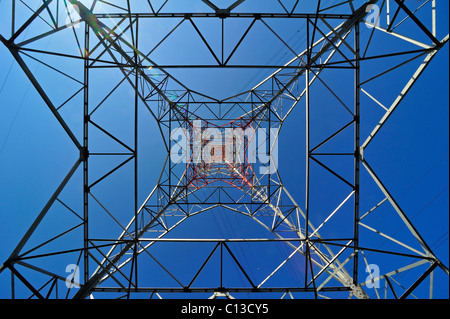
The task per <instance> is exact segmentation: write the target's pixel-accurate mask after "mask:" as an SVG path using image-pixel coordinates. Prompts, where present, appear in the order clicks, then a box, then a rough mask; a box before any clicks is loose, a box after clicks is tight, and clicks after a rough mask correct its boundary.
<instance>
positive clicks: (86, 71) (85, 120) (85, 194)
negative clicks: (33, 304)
mask: <svg viewBox="0 0 450 319" xmlns="http://www.w3.org/2000/svg"><path fill="white" fill-rule="evenodd" d="M84 49H85V50H84V57H85V59H84V117H83V125H84V127H83V149H84V152H85V156H84V158H83V220H84V226H83V228H84V230H83V231H84V233H83V234H84V235H83V238H84V246H83V247H84V252H83V258H84V282H87V281H88V280H89V254H88V247H89V174H88V172H89V171H88V155H89V120H90V119H89V55H90V52H89V51H90V48H89V25H88V24H87V23H86V24H85V34H84Z"/></svg>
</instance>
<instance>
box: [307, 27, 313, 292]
mask: <svg viewBox="0 0 450 319" xmlns="http://www.w3.org/2000/svg"><path fill="white" fill-rule="evenodd" d="M309 24H310V20H309V18H308V19H307V20H306V42H307V47H306V50H307V59H308V60H307V65H306V70H305V86H306V88H305V90H306V93H305V120H306V121H305V122H306V124H305V131H306V134H305V135H306V172H305V183H306V187H305V215H306V217H305V218H306V221H305V239H306V242H305V244H306V245H305V248H306V251H305V253H306V254H305V288H307V283H308V267H309V263H308V259H309V258H311V256H310V250H309V229H308V227H309V208H310V207H309V204H310V203H309V199H310V193H309V186H310V179H309V174H310V155H311V149H310V114H309V108H310V105H309V102H310V92H309V82H310V80H309V78H310V68H311V50H312V49H311V45H312V44H311V42H310V40H309V33H310V30H309ZM312 278H313V279H314V276H312Z"/></svg>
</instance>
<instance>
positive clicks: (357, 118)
mask: <svg viewBox="0 0 450 319" xmlns="http://www.w3.org/2000/svg"><path fill="white" fill-rule="evenodd" d="M359 28H360V25H359V23H356V24H355V110H354V112H355V121H354V122H355V164H354V165H355V175H354V196H355V199H354V205H355V206H354V230H353V231H354V239H353V247H354V253H355V256H354V258H353V283H354V284H355V285H356V284H358V256H359V253H358V249H357V248H358V247H359V191H360V187H359V185H360V165H361V163H360V146H361V137H360V123H361V121H360V118H361V114H360V107H361V96H360V92H361V65H360V51H361V50H360V29H359Z"/></svg>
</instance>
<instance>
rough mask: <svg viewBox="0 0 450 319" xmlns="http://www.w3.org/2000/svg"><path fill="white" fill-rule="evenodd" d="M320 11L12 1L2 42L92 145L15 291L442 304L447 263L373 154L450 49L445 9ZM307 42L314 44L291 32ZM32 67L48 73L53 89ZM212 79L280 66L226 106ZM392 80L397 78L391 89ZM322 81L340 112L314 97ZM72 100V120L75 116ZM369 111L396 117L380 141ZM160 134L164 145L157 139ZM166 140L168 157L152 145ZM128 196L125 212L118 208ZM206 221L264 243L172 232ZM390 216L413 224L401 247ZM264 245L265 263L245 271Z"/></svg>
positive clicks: (320, 5)
mask: <svg viewBox="0 0 450 319" xmlns="http://www.w3.org/2000/svg"><path fill="white" fill-rule="evenodd" d="M186 2H187V1H186ZM194 2H195V5H194V4H192V3H194ZM266 2H269V4H267V3H266ZM305 2H306V1H303V2H302V1H298V0H297V1H285V0H280V1H261V3H259V4H258V5H257V6H255V4H254V3H252V1H250V0H247V1H246V0H238V1H228V4H227V5H224V4H219V3H216V1H212V0H211V1H208V0H199V1H192V3H190V4H189V5H187V4H179V3H177V2H176V1H173V0H168V1H165V2H164V1H153V0H148V1H131V0H128V1H126V0H123V1H115V2H114V4H112V3H107V2H103V1H96V0H94V1H92V0H90V1H76V0H70V1H65V0H53V1H52V0H45V1H43V2H39V1H37V3H30V4H25V3H23V2H21V1H15V0H12V2H11V11H8V12H12V14H11V15H10V16H9V22H10V25H11V34H10V35H8V36H7V35H6V34H3V35H0V39H1V41H2V43H3V44H4V45H5V46H6V47H7V48H8V49H9V51H10V52H11V54H12V55H13V57H14V58H15V60H16V62H17V64H18V65H19V66H20V67H21V69H22V70H23V71H24V73H25V75H26V76H27V78H28V79H29V81H30V82H31V84H32V85H33V87H34V88H35V90H36V91H37V92H38V93H39V95H40V96H41V98H42V99H43V101H44V102H45V104H46V105H47V107H48V109H49V110H50V111H51V113H52V114H53V115H54V117H55V119H56V120H57V121H58V123H59V124H60V125H61V127H62V128H63V130H64V131H65V134H67V136H68V138H69V139H70V141H71V143H72V144H73V147H74V148H75V149H76V150H77V152H78V154H79V156H78V157H77V159H76V160H75V161H74V164H73V166H72V168H71V169H70V171H69V172H68V173H67V175H66V176H65V177H64V178H63V180H62V182H61V183H60V185H59V187H57V189H56V191H55V192H54V194H53V195H52V196H51V198H50V199H49V200H48V202H47V204H46V205H45V207H44V208H43V209H42V211H40V213H39V214H38V217H37V218H36V220H35V221H34V222H33V223H32V225H31V227H30V228H29V230H28V232H27V233H26V234H25V235H24V237H23V239H22V240H21V241H20V242H19V244H18V245H17V247H16V248H15V249H14V250H13V252H12V253H11V255H10V257H9V258H8V259H7V260H6V261H5V262H4V263H3V264H2V266H1V268H0V272H2V273H3V274H2V275H5V273H7V272H8V271H9V272H10V274H11V295H12V297H20V296H26V297H29V296H30V295H31V296H32V297H35V298H78V299H84V298H90V297H91V298H110V297H133V298H136V297H137V298H149V297H150V298H152V297H159V298H163V297H164V298H170V297H171V296H174V295H176V296H179V295H183V296H186V295H189V294H195V293H196V294H198V295H200V296H204V297H208V298H217V297H228V298H235V297H239V296H241V295H242V294H245V295H246V296H247V295H255V296H259V295H263V296H267V295H269V296H271V297H276V296H278V297H281V298H284V297H292V298H302V297H316V298H328V297H336V298H348V297H355V298H369V297H370V296H372V295H373V294H375V296H376V297H380V298H381V297H386V298H407V297H414V293H415V291H416V288H417V287H418V286H419V285H420V286H422V285H423V284H424V282H425V281H426V279H429V283H430V286H429V287H430V289H427V292H428V291H430V294H432V291H433V286H434V285H435V284H436V283H435V282H434V281H433V278H434V272H435V271H441V272H443V273H445V274H446V275H447V276H448V268H447V266H446V265H444V264H443V263H442V262H441V261H440V260H439V259H438V258H437V257H436V255H435V254H434V253H433V251H432V249H431V248H430V246H429V245H428V244H427V243H426V241H425V240H424V239H423V237H422V236H421V235H420V233H419V231H418V230H417V229H416V227H415V226H414V225H413V223H412V221H411V219H410V217H408V213H407V212H405V211H404V210H403V209H402V208H401V207H400V205H399V204H398V202H397V201H396V200H395V198H394V197H393V195H392V194H391V193H390V192H389V191H388V189H387V188H386V186H385V184H383V182H382V181H381V179H380V177H379V175H378V174H377V173H376V172H375V170H374V169H373V168H372V167H371V166H370V165H369V162H370V156H366V152H365V151H366V149H368V147H369V145H370V144H371V142H372V141H373V140H374V139H376V137H377V135H378V133H379V132H380V130H381V129H382V128H383V127H384V126H385V125H387V124H388V120H389V118H390V116H391V115H392V114H393V113H394V111H395V110H396V109H397V108H398V107H399V105H400V104H401V102H402V101H403V100H404V98H405V96H406V94H407V93H408V92H409V91H410V90H411V89H412V87H413V85H414V84H415V83H416V82H417V81H418V79H419V77H420V75H421V74H422V73H423V72H424V70H425V69H426V68H427V66H428V65H429V64H430V63H431V62H432V60H433V58H434V57H435V55H436V54H437V53H438V52H439V50H440V49H441V48H442V47H443V46H444V45H446V43H447V42H448V34H447V35H446V36H444V37H442V36H441V34H440V32H441V30H438V26H439V23H438V21H437V20H438V18H437V17H438V11H439V10H438V9H439V8H438V7H437V6H436V5H437V4H436V1H435V0H432V1H418V2H417V3H416V2H415V3H413V4H411V3H409V2H405V1H401V0H384V1H377V0H371V1H320V0H318V1H308V4H306V3H305ZM33 5H35V7H33ZM28 9H29V10H31V12H30V14H28V15H26V16H24V15H25V13H24V12H26V11H25V10H28ZM424 16H425V17H429V19H427V23H425V22H422V21H423V20H424V18H423V17H424ZM447 18H448V17H447ZM161 26H163V27H161ZM292 26H295V29H296V28H299V30H298V31H297V30H293V29H292ZM230 30H231V31H230ZM286 30H288V31H286ZM294 31H296V33H298V34H297V35H295V36H296V37H297V38H296V39H298V38H300V39H301V41H299V43H292V42H293V41H292V39H289V37H288V36H290V35H291V34H292V32H294ZM174 37H175V38H177V39H178V41H183V39H184V41H189V42H192V45H191V46H189V45H184V42H183V43H180V44H179V45H178V44H177V43H174V42H171V39H173V38H174ZM52 39H54V40H52ZM46 41H52V42H51V43H50V44H49V45H47V47H46V48H44V43H46ZM380 41H383V44H380ZM255 42H262V43H263V44H266V45H268V43H276V45H279V46H281V47H282V51H283V52H284V51H286V52H287V53H286V55H285V56H284V57H283V59H285V61H283V62H282V63H279V62H278V61H275V60H274V59H269V61H268V62H267V63H261V62H259V60H258V59H255V60H254V61H253V60H252V54H256V53H258V54H261V55H263V54H262V53H261V52H256V49H255V52H253V51H252V48H253V46H254V45H255ZM269 45H271V44H269ZM176 50H178V51H180V52H175V51H176ZM199 56H200V57H201V59H198V57H199ZM286 57H288V58H286ZM196 58H197V59H196ZM265 58H266V59H267V58H270V56H269V57H267V56H265ZM199 60H200V61H199ZM192 61H194V62H192ZM32 62H33V63H34V62H37V63H38V64H40V65H42V66H43V67H45V69H46V70H47V71H48V72H49V73H50V74H51V76H49V74H47V75H46V76H45V78H44V77H43V76H41V78H39V76H38V75H37V74H35V73H36V72H33V70H32V68H31V67H30V64H31V63H32ZM404 66H408V67H410V68H413V69H414V70H413V72H412V73H411V74H409V76H408V78H407V79H406V81H405V82H404V83H403V82H402V81H403V79H396V78H395V77H393V76H392V74H393V73H395V71H397V70H398V69H401V68H402V67H404ZM410 68H407V71H404V73H407V72H410V71H411V69H410ZM198 70H200V71H210V70H214V71H215V72H217V77H218V76H223V75H224V72H226V71H233V70H240V71H242V72H244V71H245V72H248V73H251V72H254V71H255V70H256V71H258V72H259V73H258V74H266V75H265V76H263V77H262V78H261V80H260V81H259V83H258V84H256V85H255V86H253V87H251V86H250V87H247V88H245V90H244V91H243V92H239V93H237V94H234V95H232V96H230V97H226V98H222V97H218V95H220V94H217V96H216V95H215V93H212V94H209V93H208V94H207V93H204V92H202V91H201V89H199V90H197V89H193V87H192V85H191V83H187V82H189V81H192V78H197V77H199V76H200V75H198V74H200V73H195V72H197V71H198ZM183 72H184V73H183ZM189 72H192V74H191V76H190V77H189V76H186V75H185V74H188V75H189ZM183 74H184V75H183ZM211 74H214V73H211ZM251 74H254V73H251ZM334 74H339V75H338V78H337V79H336V78H334V79H333V75H334ZM181 78H183V80H182V79H181ZM205 78H208V77H207V76H206V77H205ZM380 79H382V81H383V83H384V84H383V85H380V84H378V86H377V85H372V84H373V83H374V82H376V81H377V80H380ZM44 80H45V81H44ZM224 81H225V80H224ZM336 81H341V82H342V83H340V84H341V85H342V86H345V88H346V90H348V91H346V93H343V92H341V91H340V90H338V89H335V88H334V87H335V83H334V82H336ZM43 82H45V84H44V83H43ZM393 82H400V85H392V88H389V89H388V85H390V84H392V83H393ZM124 87H127V88H131V94H130V90H128V91H121V90H123V88H124ZM317 87H320V88H321V93H319V94H323V95H329V96H331V97H332V98H333V101H334V102H333V103H331V105H330V103H329V102H322V103H317V94H318V90H317V89H316V88H317ZM380 87H381V89H380ZM216 89H217V90H218V91H219V92H220V90H221V88H216ZM343 91H344V90H343ZM391 91H395V92H391ZM324 92H326V93H324ZM119 101H120V102H119ZM123 101H126V102H125V103H123ZM327 101H328V100H327ZM385 101H388V103H390V104H385V103H386V102H385ZM322 104H323V105H322ZM73 105H76V106H78V108H77V110H76V114H78V115H80V118H82V121H81V122H82V125H79V126H78V127H77V128H75V127H74V124H73V123H69V122H70V116H69V115H67V114H65V113H64V111H65V109H66V108H67V107H68V106H73ZM365 105H371V106H373V105H375V106H376V107H378V108H379V109H380V110H381V111H382V112H383V113H382V116H381V117H380V118H375V119H374V121H375V123H376V124H375V126H374V128H373V130H372V131H371V132H370V134H368V135H367V136H365V135H364V134H363V133H362V129H361V128H362V125H366V126H367V123H362V119H361V113H362V112H363V110H364V109H363V108H362V106H365ZM108 107H109V108H108ZM299 110H300V111H299ZM114 112H116V113H114ZM120 112H127V114H126V115H123V120H122V119H121V115H120V114H122V113H120ZM296 112H303V113H302V114H303V119H304V121H303V123H302V124H301V125H299V126H300V127H302V128H301V129H302V130H303V134H304V136H305V145H304V146H305V153H304V159H303V161H304V162H305V164H306V165H305V170H304V175H303V181H299V184H300V183H301V184H303V186H302V187H304V189H305V195H304V196H303V197H296V196H298V194H297V190H295V193H296V196H294V195H293V192H292V193H291V191H292V190H289V191H288V189H287V187H286V186H285V184H284V183H283V182H282V179H281V178H282V173H281V172H280V171H281V169H278V168H279V167H278V166H279V165H278V164H279V161H280V159H279V158H278V145H279V140H282V139H283V130H282V128H283V124H284V123H286V122H287V121H289V119H291V118H292V117H294V113H296ZM317 112H318V113H317ZM111 114H116V115H115V116H113V115H111ZM130 114H131V115H130ZM312 114H314V116H313V115H312ZM316 114H320V117H326V116H330V117H332V119H333V125H332V126H327V124H324V122H322V123H321V121H317V118H316ZM327 114H329V115H327ZM130 119H131V120H130ZM369 124H371V123H369ZM150 126H152V127H154V128H156V129H155V130H154V131H153V134H144V133H143V132H148V129H147V128H148V127H150ZM303 126H304V128H303ZM330 127H331V128H330ZM298 129H299V131H300V128H298ZM146 130H147V131H146ZM77 131H79V132H77ZM318 131H320V132H322V133H323V134H322V136H323V138H322V139H321V140H320V141H317V138H316V135H315V134H316V132H318ZM154 134H157V135H160V137H155V136H154ZM296 138H297V137H296ZM155 139H160V140H162V142H161V145H160V146H161V148H160V149H151V150H149V147H148V143H151V142H152V141H153V140H155ZM180 140H181V142H180ZM143 145H146V146H143ZM177 146H178V147H177ZM161 154H162V155H161ZM157 158H161V159H163V162H162V163H161V164H160V165H161V166H162V169H161V171H160V174H159V175H158V176H157V178H156V185H155V186H154V188H152V189H151V190H150V192H148V193H147V194H146V195H145V196H144V197H143V196H142V195H141V193H142V192H143V191H144V190H146V189H147V188H148V184H149V183H150V181H151V180H152V178H148V176H147V175H146V173H145V170H144V169H143V167H145V166H147V165H152V166H157V165H158V164H156V163H155V161H156V159H157ZM292 162H295V160H294V159H292V161H291V163H292ZM335 163H340V165H337V166H336V165H335ZM319 171H320V173H319ZM121 172H122V174H121ZM324 172H326V173H327V174H328V175H324V174H323V173H324ZM119 174H120V175H119ZM76 176H78V178H76ZM324 176H326V178H324ZM363 176H365V178H363ZM74 179H79V180H81V181H82V182H81V183H82V185H81V186H82V187H81V190H80V187H78V188H77V187H76V186H74V185H73V183H74V181H73V180H74ZM153 179H154V178H153ZM365 183H366V184H367V185H368V184H370V183H371V184H370V185H372V186H371V187H375V189H377V192H374V194H375V193H376V194H377V196H379V197H378V198H377V199H376V200H375V202H373V203H372V204H370V203H362V200H361V196H363V195H364V189H365V187H366V186H365ZM142 185H145V186H142ZM318 188H321V189H322V190H321V196H317V194H316V192H317V189H318ZM333 189H335V190H336V191H335V192H336V194H338V195H337V197H339V196H342V198H340V200H339V201H338V202H337V203H336V202H335V199H334V200H332V199H331V198H332V197H333V198H334V197H336V196H331V195H332V194H331V192H334V191H333ZM366 189H367V188H366ZM74 190H76V191H77V192H78V194H80V196H79V199H78V200H79V201H78V203H82V205H81V206H80V207H79V208H78V209H77V208H73V207H72V205H71V204H68V203H67V202H66V200H65V199H64V198H65V196H68V198H70V201H73V200H74V196H75V195H74V194H75V193H76V192H75V191H74ZM371 192H372V191H371ZM66 193H67V194H66ZM125 193H127V194H128V195H126V196H125V195H123V194H125ZM121 195H123V199H121V201H120V204H118V203H115V204H113V203H114V201H112V202H110V201H111V200H112V199H113V198H114V197H115V196H118V198H122V197H120V196H121ZM374 198H376V196H375V195H374ZM372 200H374V199H373V198H372ZM324 201H325V202H327V204H326V205H324V206H321V204H322V202H324ZM108 202H110V204H109V205H108V204H105V203H108ZM363 204H364V205H363ZM115 205H117V206H115ZM368 205H371V207H372V208H371V209H368V210H367V211H363V210H362V207H363V206H364V207H366V206H368ZM75 206H76V205H75ZM386 206H388V208H387V211H388V213H386V214H384V215H382V217H380V216H381V213H379V212H380V210H381V208H380V207H386ZM324 207H327V208H330V207H332V208H331V209H329V211H325V212H324V210H326V209H325V208H324ZM56 212H59V213H58V215H55V213H56ZM207 214H223V216H224V218H230V220H231V219H233V221H232V222H231V224H235V223H238V221H237V220H239V221H240V218H237V217H236V216H242V217H245V218H246V219H248V220H250V221H252V222H254V224H255V225H258V226H261V227H260V228H261V232H260V233H258V236H255V237H250V236H251V234H253V229H252V230H250V229H249V230H248V232H245V233H243V234H242V233H240V234H238V236H234V237H232V236H230V234H227V235H226V236H227V237H225V238H220V236H219V234H217V235H216V237H212V238H211V237H205V235H201V231H200V230H202V229H204V228H208V227H209V225H208V224H206V223H198V224H195V225H197V226H196V227H190V228H189V229H188V230H186V231H185V232H183V233H179V232H177V231H178V230H179V229H181V228H182V227H183V225H185V224H188V223H189V222H191V221H192V220H197V219H196V218H200V217H198V216H203V215H207ZM231 216H233V217H231ZM380 218H382V219H383V221H380ZM191 225H192V224H191ZM393 225H395V226H398V225H401V227H404V228H406V229H407V230H408V233H407V234H406V235H402V237H400V238H399V237H397V236H396V232H395V229H394V226H393ZM232 226H235V225H232ZM41 228H43V229H45V230H46V232H45V234H40V233H39V229H41ZM280 245H283V247H284V250H280V249H279V247H280ZM383 245H384V246H383ZM255 247H257V250H256V248H255ZM273 247H277V249H278V250H279V251H280V252H279V253H278V254H277V253H273ZM380 247H382V248H380ZM250 251H253V253H254V254H257V253H256V251H259V254H263V256H259V257H260V258H251V260H249V259H250V258H247V257H248V256H249V254H250V253H249V252H250ZM187 252H189V258H185V257H181V256H185V255H184V254H183V253H186V254H187ZM261 252H262V253H261ZM271 254H273V256H272V255H271ZM67 265H71V266H73V267H72V268H71V269H72V271H73V273H72V274H71V275H70V276H67V273H65V271H67V269H68V268H67V267H66V266H67ZM292 269H294V272H295V274H294V275H293V276H291V277H289V276H288V275H289V273H290V272H292ZM367 270H369V271H367ZM368 275H369V276H368Z"/></svg>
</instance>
